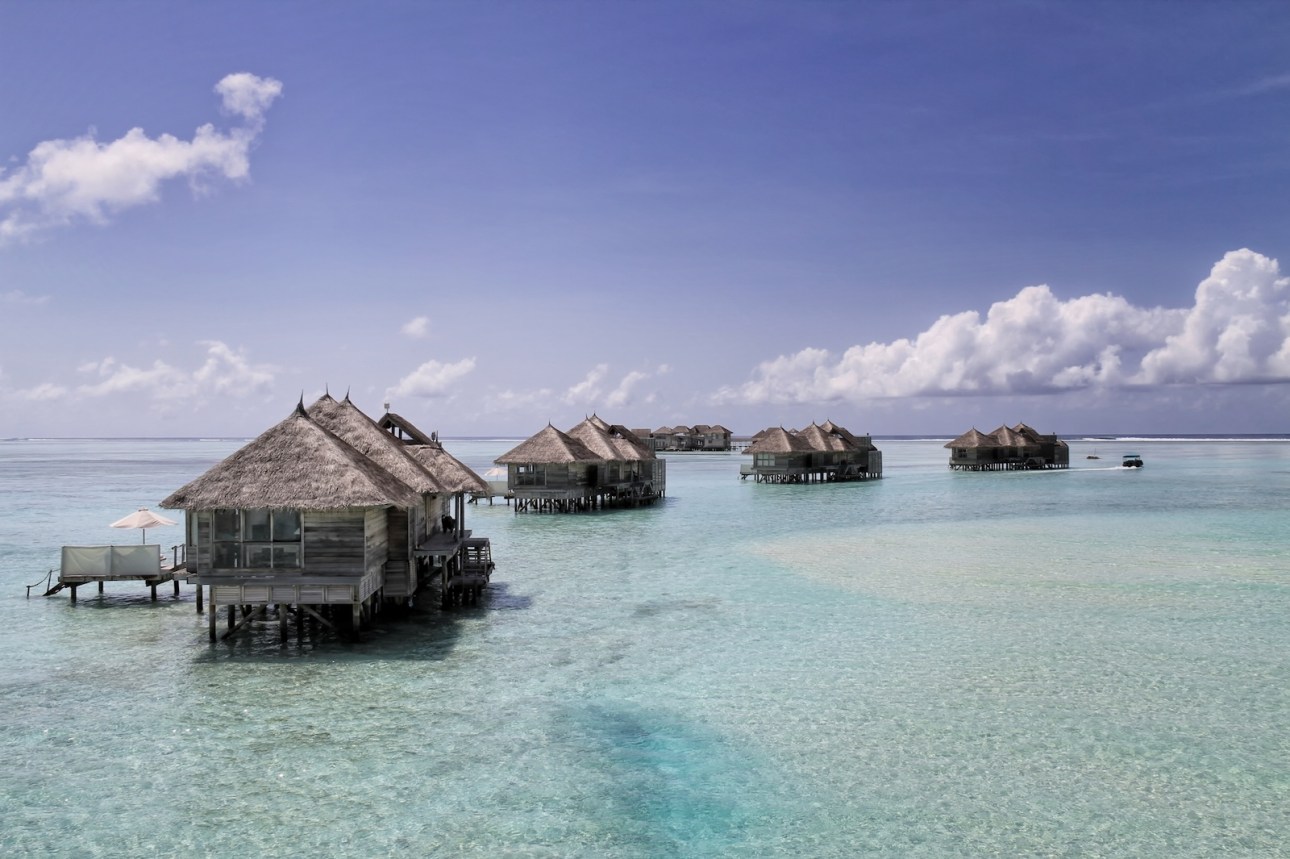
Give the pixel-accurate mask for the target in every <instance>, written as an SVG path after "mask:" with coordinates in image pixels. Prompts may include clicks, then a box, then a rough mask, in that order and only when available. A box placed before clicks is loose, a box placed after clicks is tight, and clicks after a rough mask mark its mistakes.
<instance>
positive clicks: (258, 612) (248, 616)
mask: <svg viewBox="0 0 1290 859" xmlns="http://www.w3.org/2000/svg"><path fill="white" fill-rule="evenodd" d="M242 608H243V609H244V611H243V612H242V619H241V620H240V621H238V622H237V624H236V625H235V626H230V627H229V628H228V631H227V632H225V633H224V634H223V635H222V636H220V640H221V641H223V640H225V639H227V638H228V637H229V636H230V635H232V634H233V633H235V632H237V631H238V630H239V629H241V628H242V627H244V626H246V625H247V624H248V623H250V622H251V621H253V620H255V619H256V618H257V617H263V616H264V610H265V609H267V608H268V605H262V606H256V608H255V609H254V610H252V611H249V612H248V611H245V608H246V606H243V607H242ZM232 617H233V613H232V607H231V606H230V608H229V619H230V620H231V619H232Z"/></svg>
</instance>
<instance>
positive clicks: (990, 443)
mask: <svg viewBox="0 0 1290 859" xmlns="http://www.w3.org/2000/svg"><path fill="white" fill-rule="evenodd" d="M998 444H999V443H998V442H997V441H995V440H994V438H993V437H992V436H988V435H986V434H985V433H983V432H981V431H980V430H979V429H977V428H976V427H972V429H970V430H968V431H967V432H965V433H963V435H961V436H959V437H958V438H956V439H954V440H953V441H951V442H947V443H946V444H945V445H944V447H950V448H960V447H962V448H976V447H997V446H998Z"/></svg>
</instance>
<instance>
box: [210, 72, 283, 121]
mask: <svg viewBox="0 0 1290 859" xmlns="http://www.w3.org/2000/svg"><path fill="white" fill-rule="evenodd" d="M215 92H217V93H219V94H220V98H222V99H223V100H224V110H226V111H228V112H229V113H235V114H237V115H238V116H240V117H242V118H243V119H246V120H249V121H251V122H253V123H258V122H261V121H263V119H264V113H265V111H267V110H268V109H269V105H271V104H273V100H274V99H276V98H277V97H278V96H280V95H282V82H281V81H278V80H274V79H273V78H261V77H257V76H255V75H253V74H251V73H250V72H236V73H234V74H231V75H225V76H224V77H223V79H221V80H220V82H219V83H217V84H215Z"/></svg>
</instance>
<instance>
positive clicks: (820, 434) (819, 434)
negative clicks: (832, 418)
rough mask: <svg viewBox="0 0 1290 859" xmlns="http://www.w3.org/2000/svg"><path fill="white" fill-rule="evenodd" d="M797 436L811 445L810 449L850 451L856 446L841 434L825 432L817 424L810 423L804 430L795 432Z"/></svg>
mask: <svg viewBox="0 0 1290 859" xmlns="http://www.w3.org/2000/svg"><path fill="white" fill-rule="evenodd" d="M797 437H798V438H800V439H802V440H803V441H805V442H806V443H807V444H809V445H810V446H811V449H812V450H823V451H852V450H857V448H856V446H855V445H854V444H852V443H851V442H849V441H847V440H846V439H845V438H843V437H842V436H841V435H837V434H836V433H830V432H826V431H825V430H824V428H823V427H822V426H820V425H819V424H811V425H810V426H809V427H807V428H806V429H804V430H801V431H800V432H798V433H797Z"/></svg>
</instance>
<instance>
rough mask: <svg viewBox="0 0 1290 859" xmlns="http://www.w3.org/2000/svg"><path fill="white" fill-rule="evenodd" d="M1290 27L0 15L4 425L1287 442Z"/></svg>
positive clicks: (914, 13)
mask: <svg viewBox="0 0 1290 859" xmlns="http://www.w3.org/2000/svg"><path fill="white" fill-rule="evenodd" d="M1288 34H1290V6H1288V5H1286V4H1284V3H1258V2H1239V3H1204V2H1192V3H1150V2H1138V3H1096V2H1091V3H1087V2H1086V3H1048V2H966V3H960V2H955V3H935V2H920V3H902V2H863V3H861V2H857V3H838V2H823V3H812V2H791V3H788V2H785V3H756V2H685V3H668V2H651V3H639V2H631V3H627V2H623V3H615V2H595V3H571V2H543V3H539V2H524V3H500V2H463V3H435V2H410V3H392V2H373V3H363V4H358V3H334V4H332V3H300V4H296V3H289V2H275V3H238V2H221V3H204V4H196V3H194V4H175V3H138V2H135V3H131V2H114V3H92V2H76V3H70V2H68V3H63V2H50V3H34V2H9V0H0V80H3V81H4V82H5V83H4V84H3V85H0V169H2V170H3V172H0V437H14V436H58V435H123V436H208V435H212V436H214V435H231V436H249V435H254V434H257V433H258V432H260V431H261V430H263V429H265V428H267V427H268V426H270V425H272V424H273V423H275V422H277V421H278V420H279V419H281V418H282V417H284V416H285V415H286V414H288V413H289V412H290V410H291V408H292V407H294V405H295V403H296V401H297V400H298V399H299V398H300V396H301V395H302V393H303V395H304V397H305V400H306V402H310V401H311V400H312V398H314V397H316V396H317V395H318V394H320V393H322V391H323V390H324V388H330V390H331V391H332V393H335V394H338V393H343V392H344V391H346V390H348V391H350V393H351V396H352V397H353V399H354V400H355V402H356V403H357V404H358V405H359V406H360V407H361V408H363V409H364V410H365V411H367V412H368V413H369V414H374V415H375V414H379V413H380V411H381V407H382V403H383V402H385V401H386V400H387V399H388V400H389V401H390V402H391V404H392V407H393V409H394V410H395V411H398V412H399V413H401V414H403V415H404V416H406V417H408V418H410V419H412V420H413V421H414V422H416V423H417V424H419V425H420V426H422V428H424V429H427V430H430V429H437V430H439V431H440V432H442V433H444V434H446V435H491V434H497V435H528V434H530V433H532V432H535V431H536V430H538V429H540V428H541V427H542V426H544V425H545V424H546V422H548V421H550V422H553V423H555V424H556V425H557V426H560V427H564V428H567V427H568V426H569V425H572V424H574V423H576V422H577V421H579V420H581V419H582V417H583V416H584V415H586V414H588V413H590V412H593V411H594V412H597V413H599V414H600V415H601V416H603V417H605V418H607V419H609V420H611V421H613V422H615V423H624V424H628V425H631V426H651V427H656V426H659V425H664V424H666V425H672V424H678V423H686V424H694V423H716V422H720V423H722V424H725V425H726V426H729V427H731V428H732V429H734V430H735V431H736V432H741V433H751V432H753V431H755V430H757V429H760V428H762V427H764V426H768V425H784V426H789V427H795V426H801V425H804V424H806V423H809V422H810V421H812V420H820V421H823V420H824V419H825V418H831V419H832V420H834V421H837V422H838V423H841V424H844V425H846V426H848V427H849V428H851V429H852V430H853V431H856V432H872V433H875V434H905V433H931V434H957V433H959V432H961V431H963V430H965V429H967V428H968V427H969V426H973V425H975V426H977V427H979V428H982V429H987V430H988V429H993V428H994V427H996V426H998V425H999V424H1002V423H1009V424H1011V423H1016V422H1017V421H1025V422H1027V423H1029V424H1032V425H1034V426H1036V427H1038V428H1039V429H1041V430H1044V431H1056V432H1060V433H1083V432H1256V433H1257V432H1286V431H1290V428H1288V426H1287V420H1286V416H1287V415H1290V385H1288V384H1287V382H1290V280H1287V276H1288V275H1287V272H1286V271H1285V270H1282V269H1281V268H1280V266H1279V263H1278V262H1277V260H1278V259H1279V258H1280V257H1282V256H1283V255H1284V254H1285V252H1286V250H1287V240H1288V239H1290V204H1288V203H1287V200H1290V195H1288V194H1287V191H1290V111H1287V106H1288V105H1290V59H1288V57H1290V52H1287V51H1286V44H1287V38H1288Z"/></svg>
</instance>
